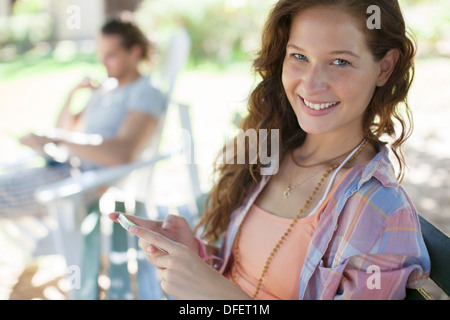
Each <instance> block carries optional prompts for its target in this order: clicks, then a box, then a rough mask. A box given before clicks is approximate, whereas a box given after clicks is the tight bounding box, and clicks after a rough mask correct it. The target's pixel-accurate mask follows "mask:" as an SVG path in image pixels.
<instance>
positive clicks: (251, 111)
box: [196, 0, 416, 243]
mask: <svg viewBox="0 0 450 320" xmlns="http://www.w3.org/2000/svg"><path fill="white" fill-rule="evenodd" d="M317 5H325V6H333V7H337V8H343V9H345V10H346V11H347V12H349V13H351V14H353V15H354V16H355V17H357V18H358V19H360V21H361V23H364V29H365V30H366V33H367V37H366V39H367V46H368V48H369V49H370V51H371V52H372V54H373V56H374V57H375V59H376V60H377V61H380V60H381V59H383V58H384V57H385V55H386V53H387V52H388V51H389V50H391V49H397V50H398V52H399V59H398V62H397V64H396V67H395V69H394V71H393V73H392V75H391V77H390V79H389V80H388V82H387V83H386V84H385V85H384V86H383V87H378V88H376V91H375V93H374V96H373V98H372V100H371V102H370V104H369V106H368V107H367V110H366V111H365V115H364V120H363V126H364V135H365V138H366V139H368V140H369V141H371V142H373V143H379V144H386V143H385V142H382V141H380V138H381V137H382V136H384V135H387V136H390V137H391V138H392V139H393V142H392V143H391V146H390V147H391V150H392V152H393V154H394V155H395V156H396V158H397V160H398V162H399V170H400V172H399V175H398V179H399V180H401V179H402V178H403V175H404V167H405V160H404V156H403V153H402V150H401V147H402V145H403V143H404V142H405V141H406V140H407V139H408V138H409V136H410V135H411V130H412V116H411V112H410V109H409V107H408V103H407V94H408V91H409V89H410V86H411V83H412V80H413V78H414V57H415V53H416V46H415V41H414V40H413V37H412V36H411V34H410V33H409V32H408V31H407V29H406V26H405V21H404V18H403V15H402V12H401V9H400V6H399V4H398V2H397V1H396V0H281V1H279V2H278V3H277V4H276V5H275V6H274V8H273V9H272V11H271V13H270V15H269V17H268V20H267V22H266V24H265V27H264V29H263V33H262V43H261V49H260V51H259V52H258V55H257V58H256V59H255V61H254V64H253V68H254V71H255V73H256V74H257V75H259V76H260V77H261V78H262V81H261V82H260V83H259V84H258V85H257V86H256V88H255V89H254V91H253V92H252V94H251V96H250V100H249V105H248V116H247V117H246V118H245V119H244V121H243V122H242V124H241V128H242V129H243V130H244V131H247V130H248V129H255V130H259V129H267V130H268V132H269V136H270V132H271V130H273V129H278V130H279V134H280V142H279V148H280V150H279V155H280V160H279V161H280V163H282V161H283V158H284V157H285V155H286V154H287V153H288V152H289V151H291V150H292V149H293V148H297V147H299V146H300V145H301V144H302V143H303V142H304V140H305V137H306V133H305V132H304V131H303V130H302V129H301V128H300V126H299V124H298V120H297V117H296V116H295V114H294V111H293V109H292V107H291V105H290V103H289V101H288V98H287V96H286V93H285V91H284V87H283V84H282V72H283V62H284V59H285V55H286V46H287V43H288V41H289V37H290V29H291V24H292V22H293V20H294V18H295V16H296V15H297V14H299V13H301V12H303V11H305V10H306V9H309V8H311V7H314V6H317ZM371 5H377V6H378V7H379V8H380V9H381V29H370V28H368V27H366V21H367V19H368V18H369V17H370V15H369V14H368V13H367V11H368V7H369V6H371ZM396 122H397V123H398V124H399V127H398V128H399V130H398V132H396ZM235 141H236V139H235ZM268 143H269V150H270V141H268ZM225 149H226V146H225V147H224V150H223V152H224V153H225ZM246 149H247V153H248V143H247V145H246ZM234 160H236V155H235V159H234ZM219 162H223V161H218V163H216V167H215V174H217V179H218V181H217V183H216V184H215V186H214V188H213V190H212V192H211V193H210V195H209V197H208V199H207V202H206V205H205V214H204V215H203V217H202V219H201V221H200V223H199V224H198V226H197V228H196V230H199V229H201V230H202V235H203V237H204V238H205V239H206V240H208V241H209V242H211V243H212V242H215V241H217V240H218V239H220V237H221V235H222V234H223V233H224V232H225V231H226V229H227V227H228V224H229V222H230V216H231V214H232V212H233V211H234V210H236V209H237V208H238V207H240V206H241V205H242V204H243V202H244V200H245V198H246V197H247V196H248V195H249V194H250V193H251V192H252V190H253V189H254V188H255V187H256V186H257V184H258V183H259V182H260V181H261V178H262V176H261V174H260V172H261V171H260V170H261V168H262V167H263V164H262V163H261V162H260V161H258V163H256V164H252V163H249V164H237V163H238V162H237V161H234V163H235V164H230V162H231V161H226V162H225V163H219ZM249 162H250V161H249Z"/></svg>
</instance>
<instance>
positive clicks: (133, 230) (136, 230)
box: [130, 227, 139, 234]
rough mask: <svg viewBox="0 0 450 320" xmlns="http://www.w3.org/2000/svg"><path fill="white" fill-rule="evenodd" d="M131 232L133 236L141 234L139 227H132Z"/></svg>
mask: <svg viewBox="0 0 450 320" xmlns="http://www.w3.org/2000/svg"><path fill="white" fill-rule="evenodd" d="M130 232H131V233H133V234H137V233H138V232H139V229H138V228H137V227H130Z"/></svg>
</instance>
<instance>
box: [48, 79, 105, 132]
mask: <svg viewBox="0 0 450 320" xmlns="http://www.w3.org/2000/svg"><path fill="white" fill-rule="evenodd" d="M97 88H98V84H97V83H96V82H95V81H94V80H91V79H90V78H85V79H83V81H82V82H80V83H79V84H78V85H77V86H76V87H75V88H73V89H72V90H71V91H70V92H69V95H68V97H67V100H66V103H65V104H64V107H63V108H62V109H61V112H60V113H59V116H58V120H57V121H56V128H58V129H64V130H69V131H77V128H78V124H79V120H80V118H81V114H82V112H83V111H80V112H78V113H72V112H71V110H70V107H71V105H72V101H73V97H74V96H75V94H76V93H77V92H78V91H79V90H80V89H91V90H95V89H97Z"/></svg>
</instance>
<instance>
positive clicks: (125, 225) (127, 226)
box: [117, 213, 169, 254]
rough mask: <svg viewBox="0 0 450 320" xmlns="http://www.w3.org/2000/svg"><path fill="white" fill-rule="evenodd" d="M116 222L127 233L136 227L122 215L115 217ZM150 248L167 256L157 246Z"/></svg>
mask: <svg viewBox="0 0 450 320" xmlns="http://www.w3.org/2000/svg"><path fill="white" fill-rule="evenodd" d="M117 221H119V223H120V225H121V226H122V227H123V228H124V229H125V230H127V231H130V228H131V227H132V226H138V225H137V224H136V223H134V222H133V221H131V220H130V219H128V218H127V217H125V215H123V214H122V213H121V214H119V216H118V217H117ZM138 227H139V226H138ZM152 246H154V247H155V248H156V249H158V250H159V251H162V252H164V253H165V254H169V253H168V252H167V251H166V250H164V249H161V248H160V247H158V246H155V245H153V244H152Z"/></svg>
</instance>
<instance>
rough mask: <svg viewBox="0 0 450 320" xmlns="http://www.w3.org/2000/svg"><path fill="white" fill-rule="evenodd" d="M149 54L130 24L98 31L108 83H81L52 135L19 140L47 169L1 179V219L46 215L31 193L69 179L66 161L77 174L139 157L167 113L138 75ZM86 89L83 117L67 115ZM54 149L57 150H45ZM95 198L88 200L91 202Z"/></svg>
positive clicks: (160, 99) (145, 42)
mask: <svg viewBox="0 0 450 320" xmlns="http://www.w3.org/2000/svg"><path fill="white" fill-rule="evenodd" d="M151 49H152V48H151V44H150V42H149V40H148V39H147V38H146V37H145V36H144V34H143V33H142V31H141V30H140V29H139V28H138V27H137V26H136V25H135V24H134V23H132V22H129V21H125V20H123V19H121V18H114V19H112V20H110V21H109V22H107V23H106V24H105V25H104V26H103V27H102V30H101V32H100V35H99V38H98V56H99V60H100V62H101V63H102V64H103V65H104V66H105V68H106V71H107V74H108V78H107V80H105V81H104V82H103V83H102V84H99V83H96V81H94V80H92V79H89V78H86V79H84V80H83V81H82V82H81V83H80V84H78V85H77V86H76V87H75V88H73V90H71V92H70V93H69V96H68V99H67V101H66V103H65V105H64V107H63V108H62V110H61V112H60V114H59V117H58V120H57V123H56V128H55V129H54V130H50V131H49V133H48V134H37V133H30V134H28V135H26V136H24V137H23V138H21V139H20V142H21V143H22V144H23V145H26V146H28V147H30V148H32V149H34V150H35V151H36V152H38V153H39V154H41V155H42V156H44V157H45V158H46V159H47V165H46V166H45V167H42V168H29V169H25V170H20V171H14V172H9V173H7V174H5V175H3V176H0V217H5V216H7V217H17V216H24V215H34V216H42V215H45V214H46V208H45V207H44V206H42V205H39V204H38V203H37V202H36V201H35V200H34V192H35V190H36V189H37V188H38V187H40V186H43V185H46V184H49V183H54V182H57V181H59V180H62V179H65V178H68V177H70V176H71V175H72V174H73V172H74V171H73V169H74V168H73V166H72V165H70V164H69V163H68V162H67V161H66V160H67V159H79V161H78V163H77V164H76V165H75V166H76V167H77V170H80V171H86V170H93V169H97V168H101V167H107V166H117V165H123V164H127V163H129V162H131V161H133V159H135V157H136V156H137V155H138V154H140V152H141V151H142V150H143V149H144V147H145V146H146V145H147V144H148V142H149V140H150V139H151V137H152V134H153V132H154V131H155V129H156V127H157V125H158V121H159V119H160V117H161V115H162V114H163V113H164V111H165V110H164V108H165V102H164V97H163V95H162V93H161V92H160V90H159V89H158V88H157V87H156V86H155V85H154V84H153V83H152V79H151V78H150V76H143V75H141V74H140V72H139V70H138V68H139V64H140V63H141V62H142V61H145V60H149V59H150V54H151ZM86 88H88V89H91V90H92V95H91V97H90V99H89V101H88V103H87V104H86V106H85V107H84V109H83V110H82V111H80V112H78V113H73V112H71V105H72V101H73V98H74V96H75V94H76V93H77V92H78V91H79V90H80V89H86ZM52 145H53V146H57V148H54V149H51V148H47V147H48V146H52ZM52 150H58V151H61V150H65V151H66V152H65V153H64V152H62V153H61V152H56V153H54V152H52ZM61 154H62V156H61ZM59 157H62V159H63V160H61V159H59ZM55 160H56V161H55ZM75 162H77V161H75ZM72 164H73V161H72ZM78 172H79V171H78ZM97 196H98V195H96V194H95V193H93V194H92V195H90V197H93V199H95V197H97ZM86 201H87V202H88V201H89V199H86Z"/></svg>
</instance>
